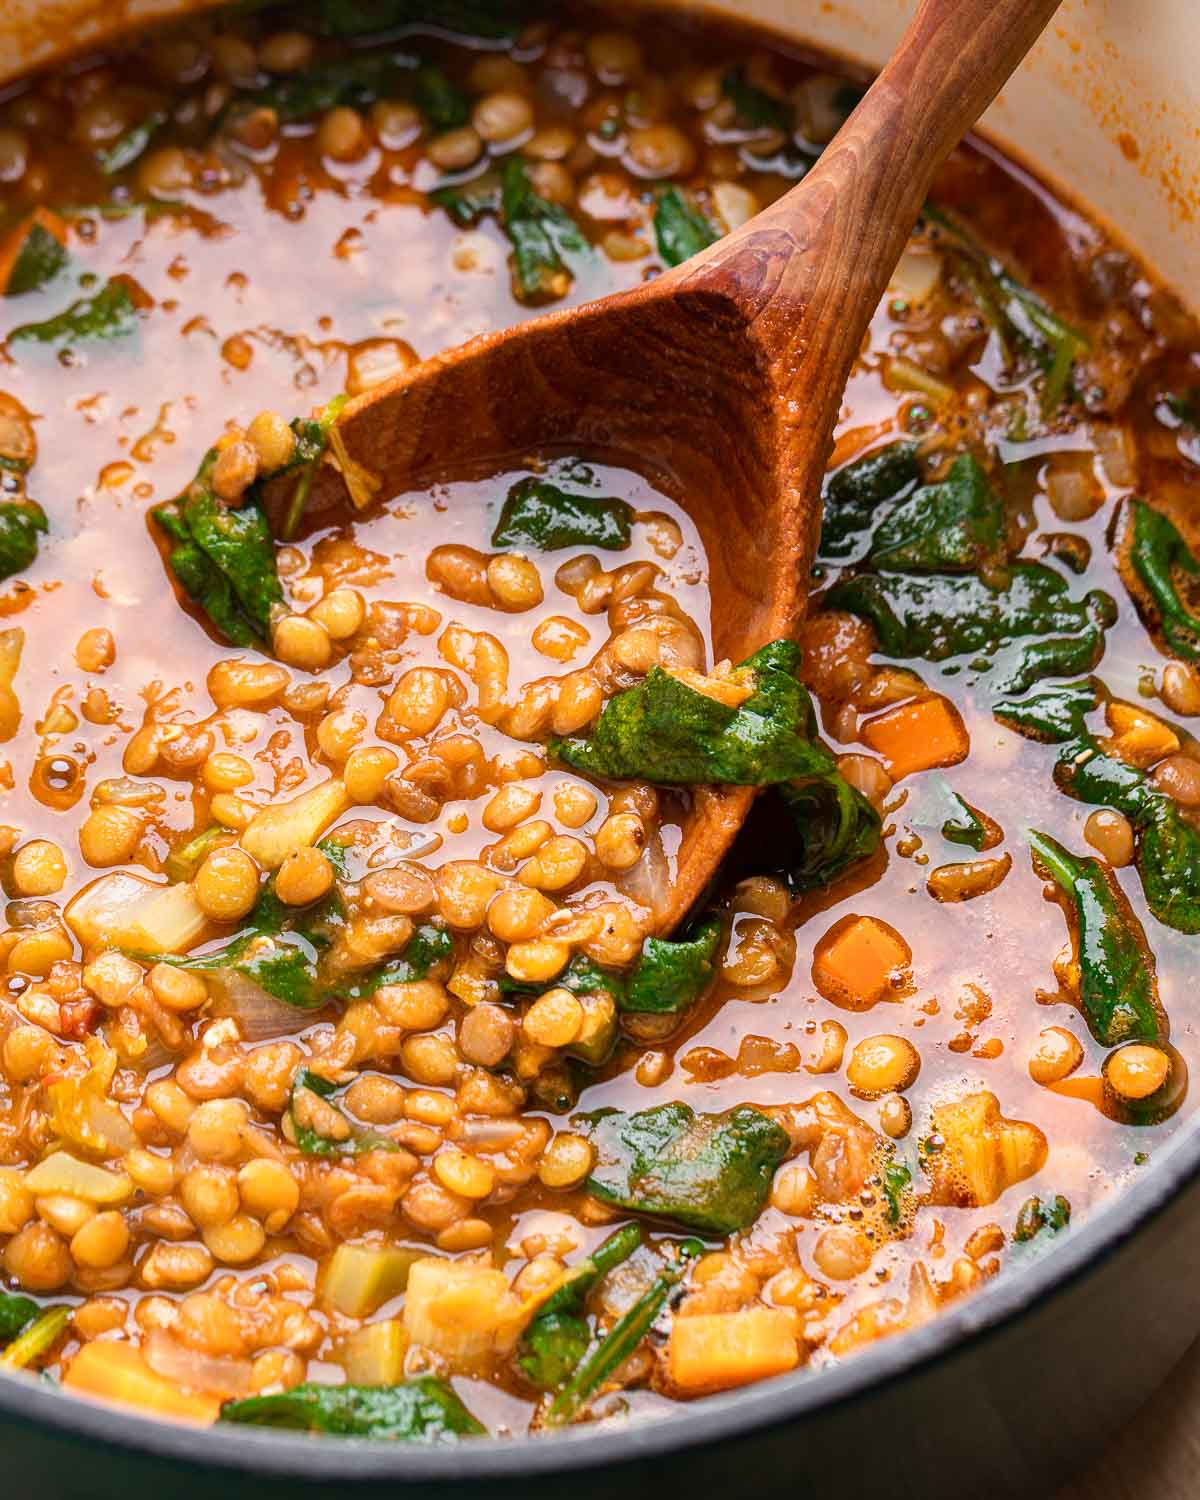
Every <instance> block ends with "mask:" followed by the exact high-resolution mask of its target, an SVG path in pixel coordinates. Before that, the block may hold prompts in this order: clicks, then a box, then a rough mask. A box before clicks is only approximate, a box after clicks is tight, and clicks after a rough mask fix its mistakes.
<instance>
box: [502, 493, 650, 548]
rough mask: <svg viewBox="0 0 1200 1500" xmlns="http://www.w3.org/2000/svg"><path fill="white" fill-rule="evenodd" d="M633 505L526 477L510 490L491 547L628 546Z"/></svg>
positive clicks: (611, 497) (610, 497)
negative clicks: (582, 493) (583, 493)
mask: <svg viewBox="0 0 1200 1500" xmlns="http://www.w3.org/2000/svg"><path fill="white" fill-rule="evenodd" d="M632 523H633V507H632V506H631V505H630V504H629V503H628V502H627V501H625V500H618V499H616V498H615V497H613V496H604V495H581V494H579V493H577V492H576V491H574V490H566V489H563V488H562V487H561V486H560V485H557V484H554V483H552V482H551V481H550V480H549V479H541V478H537V477H535V476H534V475H530V476H529V477H528V478H527V479H519V480H518V481H517V483H516V484H514V485H513V487H512V488H511V489H510V490H509V492H508V496H507V498H506V499H505V501H504V509H503V510H502V511H501V512H500V519H499V520H498V521H497V522H496V528H495V530H494V531H493V532H492V546H493V547H536V548H537V549H538V550H539V551H541V552H553V551H554V550H556V549H557V548H559V547H603V548H605V549H609V550H615V549H619V548H621V547H628V545H629V530H630V526H631V525H632Z"/></svg>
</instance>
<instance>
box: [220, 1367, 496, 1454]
mask: <svg viewBox="0 0 1200 1500" xmlns="http://www.w3.org/2000/svg"><path fill="white" fill-rule="evenodd" d="M221 1421H222V1422H241V1423H245V1424H247V1425H249V1426H253V1427H287V1428H291V1429H292V1430H295V1431H302V1432H323V1433H325V1434H327V1435H328V1436H330V1437H371V1438H391V1439H392V1440H393V1441H395V1442H400V1443H455V1442H457V1441H458V1440H459V1438H460V1437H473V1436H482V1435H483V1433H484V1428H483V1427H482V1426H481V1425H480V1423H479V1422H477V1421H476V1420H475V1418H474V1417H473V1416H472V1415H471V1413H470V1412H469V1411H468V1410H467V1408H466V1407H465V1406H464V1405H463V1404H462V1402H461V1401H460V1400H459V1398H458V1397H457V1396H456V1395H455V1393H454V1391H453V1390H452V1389H451V1388H450V1386H449V1385H448V1384H447V1383H446V1382H445V1381H444V1380H439V1379H437V1378H436V1377H434V1376H432V1375H422V1376H420V1377H418V1378H417V1379H415V1380H406V1381H404V1382H403V1384H401V1385H298V1386H294V1387H293V1388H292V1389H291V1390H290V1391H282V1392H280V1393H278V1394H277V1395H274V1396H248V1397H247V1398H246V1399H245V1400H243V1401H227V1402H226V1403H225V1405H224V1406H223V1407H222V1408H221Z"/></svg>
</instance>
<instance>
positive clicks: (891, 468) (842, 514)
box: [817, 441, 921, 564]
mask: <svg viewBox="0 0 1200 1500" xmlns="http://www.w3.org/2000/svg"><path fill="white" fill-rule="evenodd" d="M920 478H921V468H920V465H919V464H918V463H917V445H916V443H913V442H908V441H903V442H898V443H889V444H888V446H887V447H886V448H878V449H876V451H875V452H874V453H868V454H867V456H866V457H865V458H860V459H856V460H855V462H854V463H850V464H845V465H844V466H843V467H842V468H840V469H838V470H837V472H836V473H834V474H833V475H831V476H830V478H829V479H827V480H826V482H825V493H824V499H823V511H822V520H821V540H820V543H819V545H818V547H817V558H818V560H819V561H821V562H837V563H840V564H846V563H852V562H858V561H859V560H860V559H861V558H862V557H864V556H865V555H866V553H867V549H868V546H869V544H870V538H871V530H872V528H873V527H874V525H875V522H876V520H877V519H878V517H879V516H880V514H881V513H882V514H886V513H887V510H888V509H890V506H891V502H895V501H898V500H900V499H902V498H903V497H904V496H906V495H908V494H911V493H912V491H913V489H914V488H915V486H916V485H917V484H918V483H919V481H920ZM885 508H886V509H885Z"/></svg>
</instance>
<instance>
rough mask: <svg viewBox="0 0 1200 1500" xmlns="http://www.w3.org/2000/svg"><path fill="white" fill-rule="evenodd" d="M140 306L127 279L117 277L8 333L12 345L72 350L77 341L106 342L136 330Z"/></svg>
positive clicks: (78, 342)
mask: <svg viewBox="0 0 1200 1500" xmlns="http://www.w3.org/2000/svg"><path fill="white" fill-rule="evenodd" d="M137 326H138V318H137V307H136V306H135V304H134V299H133V294H132V293H131V291H130V289H129V286H128V285H127V283H126V281H125V280H124V278H122V277H120V276H114V277H113V278H112V280H111V281H106V282H105V283H104V285H103V286H102V287H101V288H100V290H99V291H98V292H95V293H93V294H92V295H91V296H89V297H81V298H80V299H79V300H78V301H77V302H72V303H71V305H70V307H68V308H65V309H64V310H63V311H62V312H60V313H55V315H54V316H53V317H52V318H45V319H44V320H43V321H42V322H40V323H22V324H21V325H20V326H19V327H17V328H14V329H13V331H12V332H11V333H10V334H9V336H8V342H9V347H10V348H16V349H18V350H19V349H21V348H22V347H23V346H26V345H42V346H44V347H50V346H54V347H57V348H62V349H73V348H75V347H76V346H77V345H78V344H95V343H100V344H105V343H110V342H112V341H113V340H114V339H124V338H129V337H130V336H131V335H132V334H134V333H136V332H137Z"/></svg>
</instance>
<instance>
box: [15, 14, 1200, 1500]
mask: <svg viewBox="0 0 1200 1500" xmlns="http://www.w3.org/2000/svg"><path fill="white" fill-rule="evenodd" d="M199 3H200V4H202V5H203V6H204V8H208V7H209V6H216V5H219V4H222V3H224V0H199ZM634 3H636V4H637V5H638V8H639V9H650V10H653V9H655V8H656V5H657V4H659V3H660V0H634ZM696 9H697V10H699V11H701V12H703V13H705V14H706V15H707V16H708V18H710V19H712V20H715V21H716V22H717V23H718V24H720V23H721V22H722V21H724V22H726V23H728V22H729V21H731V20H732V21H735V22H736V23H737V24H738V26H739V29H748V30H756V29H757V30H761V31H763V32H766V33H769V34H771V35H773V36H775V37H776V40H781V41H785V45H791V46H793V47H799V48H801V49H803V48H804V43H803V41H802V40H796V39H790V38H789V39H784V38H781V37H779V36H778V34H777V33H775V32H774V30H773V28H771V27H770V26H768V25H763V26H761V27H756V25H755V23H754V22H747V21H746V20H745V18H741V17H732V16H731V15H730V13H729V11H728V10H727V9H726V8H725V6H724V5H723V3H722V0H697V4H696ZM669 13H670V14H672V15H677V14H678V9H677V6H676V5H675V4H671V5H670V7H669ZM154 19H155V18H154V17H149V18H146V19H145V20H144V21H141V22H135V24H134V27H133V28H132V29H135V30H136V29H141V27H142V26H143V25H146V24H150V25H153V24H154ZM122 29H124V28H122ZM105 40H106V41H107V40H108V38H107V37H106V38H105ZM82 45H83V46H85V47H86V48H87V49H88V50H90V49H91V48H92V47H93V46H95V45H96V42H95V41H91V40H90V41H89V42H87V43H85V44H82ZM832 55H835V56H836V55H838V54H837V53H833V54H832ZM55 60H56V61H61V60H62V59H61V57H59V58H56V59H55ZM844 61H846V62H848V63H849V64H850V65H851V66H852V67H855V68H861V67H862V63H861V60H860V59H859V58H856V57H850V56H847V57H845V58H844ZM47 65H48V61H47V60H43V61H41V62H39V64H38V65H37V66H38V67H39V68H41V67H45V66H47ZM969 139H970V140H971V142H972V144H974V145H975V146H976V147H978V146H980V145H982V146H983V147H984V148H985V150H989V154H990V152H991V151H996V150H998V151H999V152H1000V153H1001V154H1002V155H1003V156H1004V157H1005V158H1006V159H1007V160H1008V161H1010V162H1014V163H1016V164H1017V165H1018V166H1019V167H1020V168H1022V169H1023V170H1024V171H1026V172H1029V173H1031V174H1032V175H1033V176H1035V177H1036V178H1037V179H1038V180H1039V181H1041V182H1042V183H1044V184H1046V185H1047V186H1049V187H1050V188H1051V189H1052V191H1053V192H1054V193H1055V194H1056V195H1057V196H1059V197H1061V198H1063V199H1064V200H1065V201H1066V202H1068V203H1072V204H1074V203H1075V202H1077V201H1078V199H1077V195H1076V193H1075V192H1073V191H1070V190H1067V191H1064V190H1063V184H1061V183H1059V182H1057V181H1056V180H1055V178H1054V177H1053V175H1052V174H1049V173H1047V171H1046V170H1045V168H1043V167H1042V166H1040V165H1038V164H1036V163H1033V162H1031V161H1030V160H1029V159H1028V158H1027V157H1026V155H1025V153H1023V152H1021V151H1017V150H1014V149H1013V148H1012V146H1011V145H1010V144H1008V143H1007V142H1005V140H1004V132H1003V131H1002V130H996V129H992V128H987V127H985V128H983V129H978V128H977V129H976V130H974V131H972V132H971V133H970V136H969ZM1088 216H1089V218H1091V219H1092V220H1097V219H1099V220H1100V221H1101V222H1102V223H1103V227H1104V230H1105V232H1106V233H1107V234H1108V235H1109V236H1110V237H1111V238H1113V239H1114V240H1115V242H1116V243H1118V244H1120V245H1122V246H1125V244H1126V237H1125V236H1124V235H1123V234H1121V233H1120V232H1119V231H1116V230H1115V229H1114V228H1113V227H1112V226H1111V225H1110V224H1108V223H1107V222H1105V221H1104V219H1103V216H1101V215H1097V214H1095V213H1094V211H1092V210H1090V209H1089V210H1088ZM1138 258H1139V259H1140V260H1142V261H1143V263H1145V260H1146V257H1145V256H1144V255H1141V254H1139V256H1138ZM1152 274H1154V275H1156V276H1158V273H1157V272H1156V271H1153V270H1152ZM1159 279H1160V280H1162V278H1161V277H1159ZM1166 284H1167V285H1170V283H1169V282H1167V283H1166ZM1198 1177H1200V1128H1197V1124H1196V1123H1195V1122H1193V1124H1192V1125H1191V1126H1189V1127H1186V1128H1185V1129H1184V1130H1183V1131H1181V1133H1180V1135H1179V1136H1178V1137H1177V1138H1176V1139H1175V1140H1173V1141H1172V1142H1170V1143H1169V1144H1168V1146H1167V1147H1166V1149H1165V1151H1164V1154H1163V1157H1162V1159H1161V1160H1158V1161H1155V1162H1154V1163H1153V1165H1148V1166H1147V1167H1146V1168H1145V1171H1144V1175H1143V1176H1142V1178H1141V1179H1140V1180H1139V1181H1137V1182H1135V1183H1133V1184H1131V1185H1130V1186H1128V1187H1126V1188H1125V1189H1124V1190H1123V1191H1122V1192H1121V1194H1120V1196H1119V1198H1117V1199H1116V1200H1115V1201H1114V1202H1112V1203H1109V1204H1106V1205H1105V1206H1104V1207H1102V1208H1100V1209H1098V1210H1096V1211H1095V1212H1094V1213H1093V1215H1092V1216H1091V1217H1090V1218H1089V1219H1088V1220H1087V1222H1086V1223H1085V1224H1084V1225H1083V1226H1082V1227H1081V1228H1080V1229H1078V1230H1074V1231H1072V1233H1071V1234H1070V1237H1069V1238H1068V1239H1067V1240H1065V1241H1064V1242H1063V1243H1061V1244H1058V1245H1056V1246H1055V1247H1054V1248H1053V1250H1052V1251H1050V1252H1049V1253H1048V1254H1046V1255H1045V1256H1044V1257H1042V1258H1041V1259H1040V1260H1039V1261H1038V1262H1037V1263H1035V1264H1034V1265H1031V1266H1028V1267H1026V1268H1023V1269H1013V1270H1009V1271H1003V1272H1001V1274H1000V1275H999V1276H997V1277H996V1278H995V1279H993V1280H992V1281H990V1282H989V1283H988V1284H987V1285H986V1286H984V1287H982V1288H980V1289H979V1290H977V1291H975V1292H973V1293H972V1294H971V1295H970V1296H969V1297H967V1298H965V1299H961V1300H960V1301H958V1302H956V1303H954V1304H953V1305H952V1306H951V1307H950V1308H948V1309H946V1310H945V1311H943V1312H940V1313H939V1314H938V1315H937V1316H936V1317H935V1318H934V1319H933V1320H932V1321H931V1322H929V1323H927V1324H925V1325H923V1326H922V1327H919V1328H916V1329H912V1330H909V1331H907V1332H905V1333H903V1334H900V1335H898V1336H895V1337H892V1338H887V1339H883V1340H880V1341H878V1342H876V1343H875V1344H873V1345H872V1346H871V1347H870V1348H868V1349H865V1350H863V1351H861V1352H859V1353H857V1354H855V1355H854V1356H853V1357H852V1358H851V1359H849V1360H848V1361H846V1362H845V1363H842V1364H835V1365H832V1366H827V1367H824V1368H821V1369H801V1370H798V1371H795V1372H793V1373H792V1374H789V1375H784V1376H778V1377H775V1378H773V1379H770V1380H765V1381H761V1382H759V1383H757V1384H755V1385H751V1386H747V1387H743V1388H740V1389H735V1390H731V1391H727V1392H723V1393H721V1394H717V1395H713V1396H708V1397H704V1398H701V1399H699V1400H697V1401H695V1402H693V1403H687V1404H680V1405H679V1406H678V1408H677V1409H675V1410H674V1411H671V1412H670V1413H668V1414H664V1415H654V1416H645V1417H640V1418H639V1417H635V1418H632V1419H630V1420H628V1421H627V1422H623V1423H621V1424H620V1425H618V1424H616V1423H614V1422H611V1421H605V1422H598V1423H595V1424H592V1425H589V1426H583V1427H576V1428H571V1429H568V1430H567V1431H564V1432H560V1433H555V1434H553V1435H550V1434H543V1435H535V1436H532V1437H526V1436H522V1437H516V1438H495V1437H490V1436H489V1437H486V1438H472V1439H470V1440H467V1441H464V1442H460V1443H456V1444H452V1445H447V1446H444V1447H421V1446H418V1445H408V1444H404V1443H399V1442H395V1441H391V1440H387V1439H372V1438H336V1437H314V1436H313V1435H312V1434H308V1433H302V1432H288V1431H285V1430H280V1429H267V1428H253V1427H242V1426H238V1425H237V1424H233V1423H231V1424H229V1425H225V1426H221V1427H220V1428H219V1429H218V1430H219V1435H220V1441H219V1442H214V1435H215V1432H214V1429H213V1428H209V1427H196V1426H191V1425H187V1424H184V1423H179V1422H172V1421H166V1420H162V1419H158V1418H154V1417H149V1416H143V1415H141V1414H139V1413H138V1412H136V1411H134V1410H133V1409H131V1408H126V1407H122V1406H118V1405H109V1404H107V1403H103V1402H101V1401H93V1400H90V1399H88V1398H80V1397H77V1396H74V1395H72V1394H70V1393H68V1392H67V1391H64V1390H60V1389H56V1388H54V1387H53V1386H51V1385H48V1384H47V1383H45V1382H42V1381H36V1380H32V1379H30V1378H29V1377H28V1376H26V1375H24V1374H22V1373H20V1372H14V1371H7V1370H4V1369H3V1368H2V1367H0V1416H3V1417H9V1418H15V1419H17V1420H19V1421H22V1422H28V1423H29V1424H31V1425H32V1426H33V1427H35V1428H38V1429H40V1430H41V1431H42V1432H47V1433H59V1434H63V1435H64V1436H66V1437H68V1438H77V1439H79V1438H81V1439H83V1440H85V1441H86V1442H90V1443H94V1444H96V1445H97V1446H101V1447H105V1448H109V1449H111V1450H114V1451H119V1452H124V1453H128V1454H130V1455H137V1454H139V1453H144V1454H147V1455H149V1456H151V1457H154V1458H158V1459H163V1460H167V1461H174V1462H177V1463H183V1464H187V1465H195V1466H197V1467H198V1468H200V1469H202V1470H208V1471H211V1472H213V1473H220V1472H225V1473H230V1474H253V1475H258V1476H260V1477H262V1478H281V1479H284V1478H295V1479H301V1480H310V1481H314V1482H322V1481H337V1482H338V1483H339V1484H341V1485H343V1486H357V1485H359V1484H371V1483H375V1482H379V1481H386V1482H387V1483H388V1484H389V1485H403V1486H408V1485H413V1484H418V1485H425V1486H428V1485H430V1484H431V1483H432V1484H436V1483H438V1482H442V1483H447V1484H449V1483H453V1482H462V1481H478V1480H485V1479H509V1480H511V1479H520V1478H534V1477H542V1476H548V1475H553V1474H556V1473H561V1472H564V1471H569V1472H577V1471H578V1470H580V1469H599V1468H610V1469H615V1468H619V1467H620V1466H622V1465H625V1464H630V1463H633V1462H637V1461H641V1460H646V1459H652V1458H659V1457H665V1456H667V1455H670V1454H672V1453H676V1452H679V1451H681V1450H686V1449H691V1448H702V1447H705V1446H708V1445H711V1444H716V1443H718V1442H721V1441H723V1440H725V1439H729V1438H734V1437H745V1436H749V1435H751V1434H753V1433H754V1432H757V1431H762V1430H764V1429H766V1428H770V1427H775V1426H779V1425H783V1424H785V1423H788V1422H792V1421H796V1420H798V1419H800V1418H806V1417H813V1416H816V1415H818V1414H820V1413H821V1412H823V1411H826V1410H831V1409H833V1408H836V1407H838V1406H842V1405H847V1404H849V1403H850V1402H852V1401H854V1400H855V1399H857V1398H859V1397H862V1396H864V1395H869V1394H871V1393H872V1392H873V1391H876V1390H878V1389H879V1388H880V1387H882V1386H884V1385H885V1384H887V1383H888V1382H893V1381H898V1380H900V1379H902V1378H904V1377H905V1376H907V1375H915V1374H918V1373H920V1372H922V1371H924V1370H927V1369H929V1368H931V1367H932V1366H934V1365H936V1364H937V1363H938V1362H939V1361H941V1360H944V1359H949V1358H951V1357H952V1356H954V1355H957V1354H959V1353H963V1354H965V1353H968V1352H969V1351H971V1350H972V1349H973V1348H978V1347H979V1346H980V1345H982V1344H983V1343H984V1342H985V1341H986V1340H988V1339H989V1338H992V1337H995V1336H998V1335H999V1334H1000V1333H1002V1332H1003V1331H1004V1330H1005V1329H1007V1328H1010V1327H1012V1326H1013V1325H1014V1324H1015V1323H1016V1322H1017V1320H1018V1319H1019V1318H1020V1317H1021V1316H1022V1315H1023V1314H1025V1313H1026V1312H1028V1311H1029V1310H1031V1308H1032V1307H1033V1306H1034V1305H1035V1304H1042V1303H1047V1304H1048V1303H1049V1302H1050V1301H1051V1300H1052V1299H1053V1298H1055V1297H1059V1296H1062V1295H1064V1294H1065V1293H1066V1292H1067V1291H1068V1290H1069V1289H1070V1288H1071V1287H1073V1286H1076V1285H1078V1284H1079V1283H1081V1282H1082V1281H1083V1280H1084V1279H1085V1278H1086V1276H1087V1275H1089V1274H1090V1273H1091V1272H1092V1271H1093V1270H1094V1269H1097V1268H1098V1267H1099V1266H1100V1265H1101V1264H1102V1263H1103V1262H1104V1261H1105V1260H1106V1259H1108V1258H1109V1257H1111V1256H1112V1255H1114V1254H1115V1253H1116V1252H1117V1251H1118V1250H1119V1249H1120V1248H1121V1247H1122V1246H1123V1245H1125V1244H1126V1243H1127V1242H1128V1241H1129V1240H1131V1239H1132V1238H1133V1237H1134V1236H1135V1235H1137V1234H1138V1233H1140V1232H1141V1231H1142V1230H1143V1229H1144V1228H1145V1227H1146V1226H1147V1225H1148V1224H1149V1223H1150V1222H1151V1221H1152V1220H1153V1219H1155V1218H1156V1217H1158V1216H1159V1215H1160V1214H1161V1213H1163V1212H1164V1211H1165V1210H1166V1209H1167V1208H1168V1207H1169V1206H1170V1204H1171V1203H1172V1202H1173V1200H1174V1199H1176V1198H1177V1197H1178V1196H1179V1195H1180V1194H1181V1193H1182V1192H1183V1191H1184V1190H1185V1189H1186V1188H1187V1187H1188V1186H1189V1185H1190V1184H1191V1183H1193V1182H1194V1181H1195V1180H1196V1179H1197V1178H1198ZM614 1439H616V1442H614Z"/></svg>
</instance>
